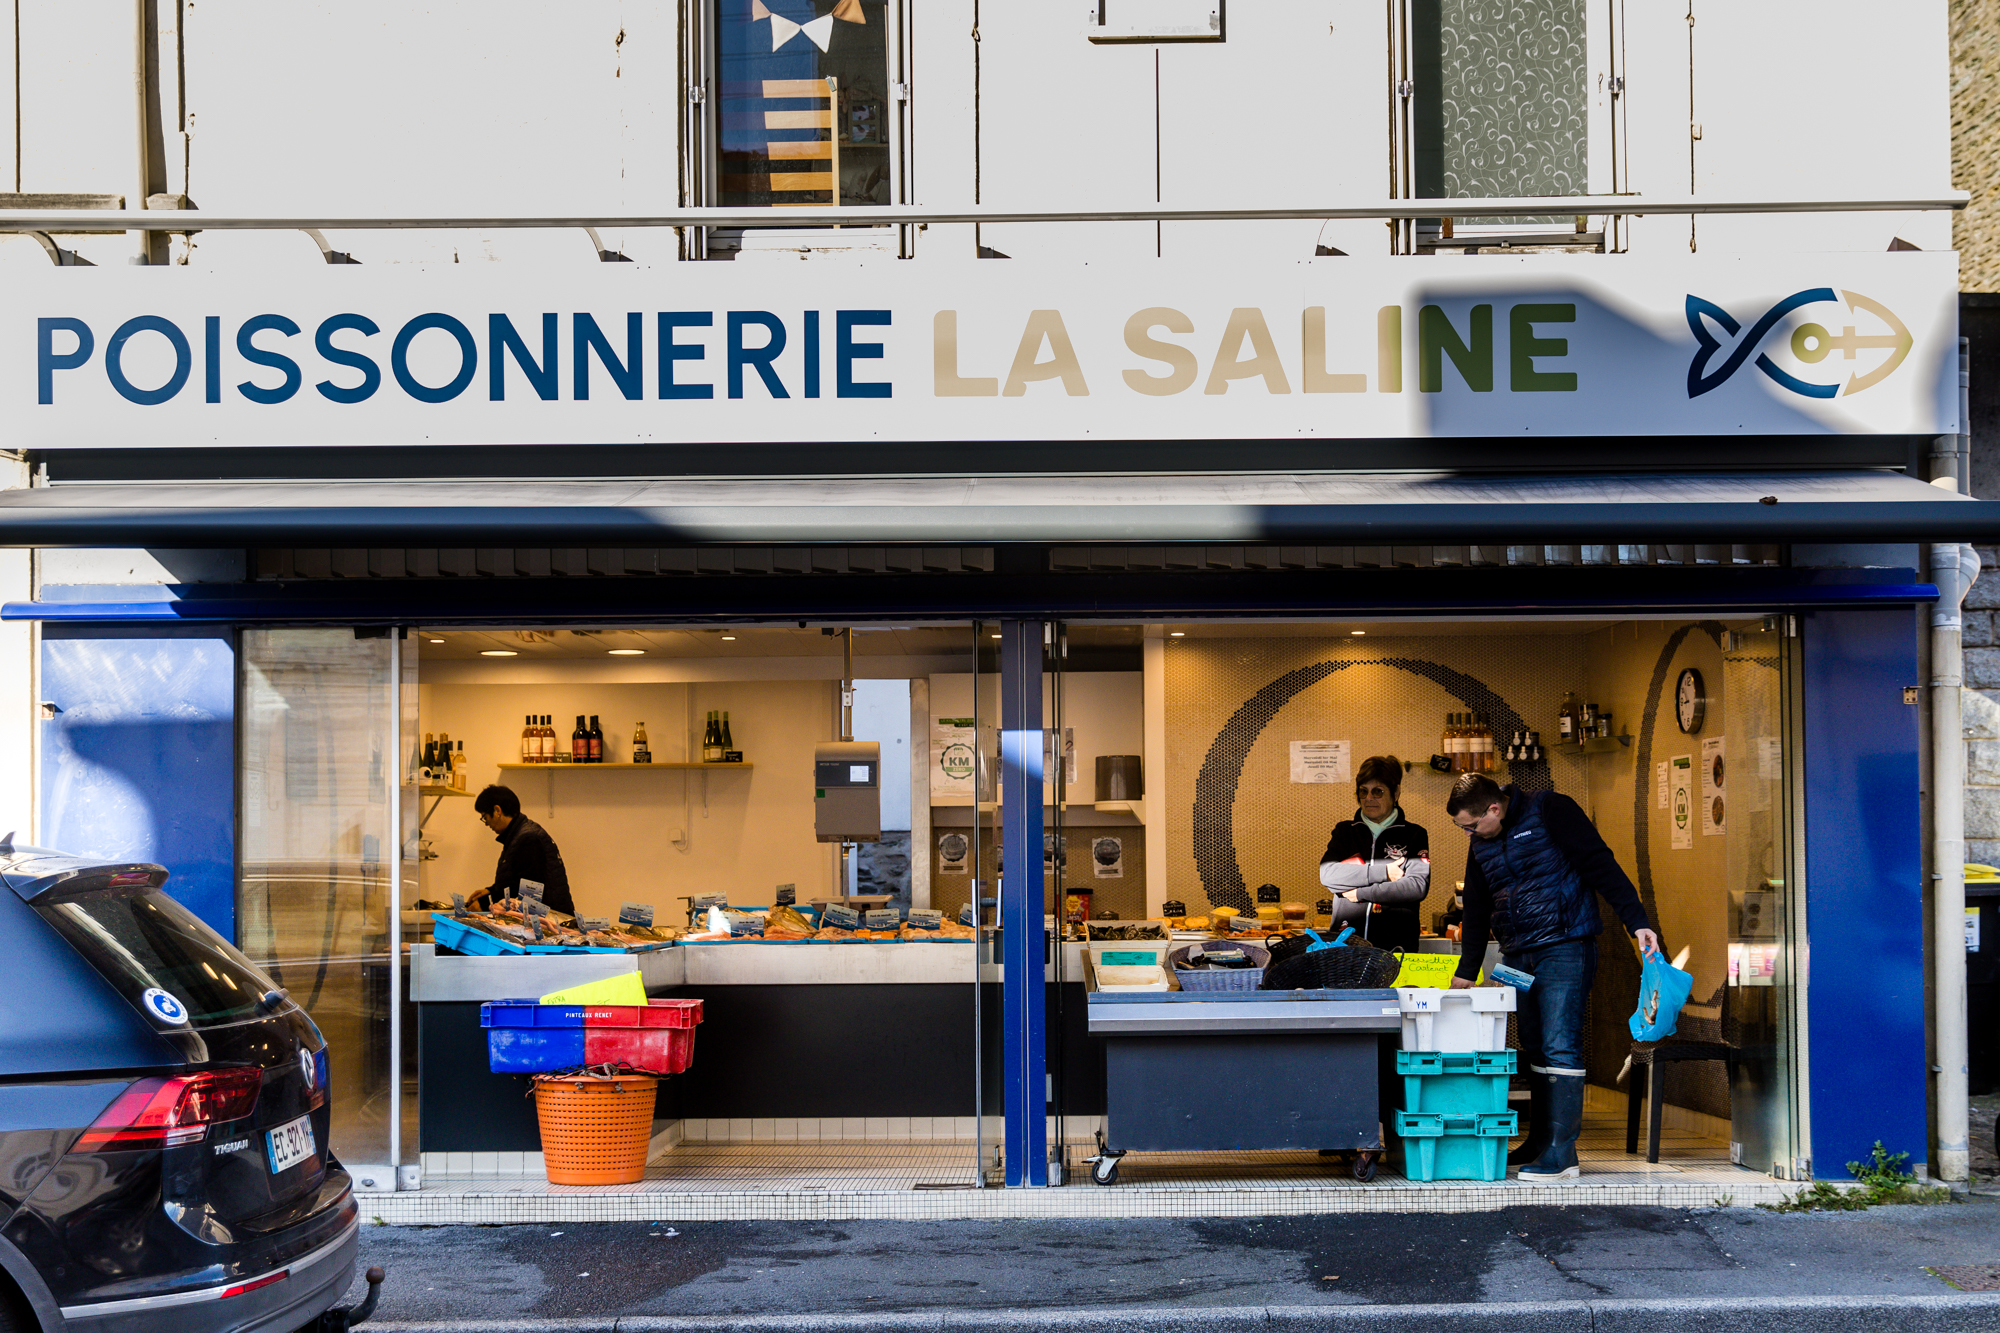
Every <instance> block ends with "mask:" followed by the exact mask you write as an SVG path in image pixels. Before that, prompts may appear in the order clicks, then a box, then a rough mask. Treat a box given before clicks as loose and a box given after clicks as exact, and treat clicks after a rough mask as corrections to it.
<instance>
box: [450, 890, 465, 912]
mask: <svg viewBox="0 0 2000 1333" xmlns="http://www.w3.org/2000/svg"><path fill="white" fill-rule="evenodd" d="M451 914H452V915H453V916H464V915H465V895H464V894H462V893H454V894H452V895H451Z"/></svg>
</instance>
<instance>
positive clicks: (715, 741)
mask: <svg viewBox="0 0 2000 1333" xmlns="http://www.w3.org/2000/svg"><path fill="white" fill-rule="evenodd" d="M721 757H722V728H721V726H720V725H718V724H717V722H716V720H715V712H714V710H713V709H711V710H710V711H709V714H708V725H707V726H705V727H704V728H702V733H701V762H703V763H704V764H712V763H714V762H715V761H716V760H718V759H720V758H721Z"/></svg>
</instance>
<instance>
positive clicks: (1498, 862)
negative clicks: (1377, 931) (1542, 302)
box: [1444, 773, 1660, 1181]
mask: <svg viewBox="0 0 2000 1333" xmlns="http://www.w3.org/2000/svg"><path fill="white" fill-rule="evenodd" d="M1444 808H1445V811H1446V813H1448V814H1449V815H1450V816H1451V818H1452V822H1453V823H1455V824H1457V825H1458V826H1459V827H1460V828H1462V829H1464V830H1465V831H1466V833H1468V834H1470V835H1471V838H1472V845H1471V847H1470V849H1469V853H1468V855H1467V856H1466V858H1465V928H1464V953H1463V955H1462V957H1461V958H1460V959H1459V964H1458V975H1456V976H1454V977H1453V978H1452V980H1451V984H1452V987H1453V988H1454V989H1463V988H1465V987H1469V986H1471V985H1472V982H1473V978H1474V977H1476V976H1477V975H1478V974H1479V967H1480V963H1481V961H1482V960H1483V959H1484V958H1485V957H1486V939H1487V935H1488V933H1489V932H1490V933H1491V934H1492V935H1494V936H1495V937H1497V938H1498V939H1499V941H1500V951H1501V955H1502V957H1503V958H1504V960H1505V962H1506V964H1507V966H1508V967H1511V968H1516V969H1518V970H1519V971H1522V972H1526V973H1528V974H1529V975H1531V976H1533V977H1534V979H1535V984H1534V985H1533V987H1531V988H1530V989H1528V990H1524V991H1521V992H1520V993H1519V995H1520V998H1519V1001H1518V1004H1519V1008H1518V1010H1517V1012H1516V1018H1517V1019H1518V1020H1519V1027H1520V1035H1521V1059H1522V1061H1523V1062H1524V1063H1525V1064H1526V1065H1527V1066H1528V1082H1529V1087H1530V1089H1531V1090H1532V1091H1533V1093H1534V1094H1535V1097H1534V1101H1533V1103H1532V1109H1531V1110H1530V1111H1529V1116H1528V1141H1527V1143H1525V1144H1523V1145H1522V1146H1521V1148H1520V1149H1518V1150H1517V1152H1516V1153H1515V1154H1512V1155H1510V1160H1517V1161H1520V1162H1524V1163H1525V1165H1522V1166H1521V1170H1520V1178H1521V1179H1522V1180H1529V1181H1551V1180H1574V1179H1575V1178H1576V1177H1578V1176H1580V1175H1581V1174H1582V1173H1583V1170H1582V1168H1581V1167H1580V1166H1579V1165H1578V1164H1577V1160H1576V1136H1577V1133H1578V1131H1579V1130H1581V1129H1582V1128H1583V1074H1584V1070H1583V1010H1584V1002H1585V1001H1586V1000H1587V999H1589V997H1590V983H1591V981H1592V979H1593V978H1595V976H1596V975H1597V936H1598V935H1599V934H1600V933H1601V932H1602V931H1603V929H1604V922H1603V920H1602V918H1601V917H1600V916H1599V915H1598V911H1597V898H1598V897H1600V896H1601V897H1603V899H1604V901H1605V902H1607V903H1609V904H1611V908H1612V910H1613V911H1615V912H1616V913H1617V914H1618V919H1619V920H1620V921H1623V922H1624V923H1625V927H1626V929H1628V930H1630V931H1631V932H1632V936H1633V938H1634V939H1636V940H1637V941H1638V942H1639V948H1640V949H1641V951H1643V952H1647V953H1650V952H1654V951H1657V950H1658V949H1659V947H1660V940H1659V936H1657V935H1655V934H1654V933H1653V931H1652V929H1651V923H1649V922H1648V921H1647V920H1646V909H1645V907H1644V906H1643V905H1642V904H1641V903H1640V902H1639V891H1638V890H1637V889H1635V888H1634V887H1633V886H1632V881H1631V880H1630V879H1629V878H1628V877H1627V876H1626V874H1625V872H1624V871H1623V870H1621V869H1619V866H1618V860H1617V858H1616V857H1614V856H1613V855H1612V854H1611V849H1610V848H1609V847H1607V846H1605V845H1604V839H1603V838H1601V837H1599V836H1598V835H1597V829H1596V828H1595V827H1593V826H1592V824H1591V822H1590V817H1589V816H1588V815H1586V814H1584V813H1583V807H1581V806H1579V805H1578V804H1577V803H1576V802H1575V801H1572V800H1571V799H1570V798H1569V797H1567V796H1564V795H1562V794H1561V793H1559V792H1551V791H1522V790H1521V789H1520V788H1519V787H1516V786H1514V785H1513V784H1511V783H1510V784H1508V785H1507V786H1506V787H1501V786H1500V785H1499V784H1498V783H1496V782H1494V781H1493V779H1492V778H1489V777H1487V776H1486V775H1485V774H1483V773H1467V774H1465V775H1463V776H1462V777H1460V778H1459V779H1458V781H1457V782H1455V783H1453V784H1452V788H1451V796H1450V798H1449V799H1448V800H1447V801H1446V802H1445V807H1444Z"/></svg>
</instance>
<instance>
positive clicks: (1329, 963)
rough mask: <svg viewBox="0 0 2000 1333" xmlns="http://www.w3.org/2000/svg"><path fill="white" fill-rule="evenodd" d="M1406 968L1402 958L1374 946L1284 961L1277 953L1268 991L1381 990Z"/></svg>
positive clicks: (1315, 952) (1319, 952) (1267, 971)
mask: <svg viewBox="0 0 2000 1333" xmlns="http://www.w3.org/2000/svg"><path fill="white" fill-rule="evenodd" d="M1307 942H1308V943H1310V942H1311V941H1310V939H1308V941H1307ZM1402 968H1403V960H1402V959H1401V958H1399V957H1397V956H1396V955H1395V954H1393V953H1390V952H1389V951H1388V950H1386V949H1378V948H1376V947H1375V946H1374V945H1372V944H1348V945H1344V946H1342V947H1341V948H1338V949H1317V950H1311V951H1308V952H1305V953H1295V954H1293V955H1292V956H1291V957H1289V958H1286V959H1283V960H1282V961H1281V960H1280V959H1279V958H1278V957H1277V956H1276V954H1275V951H1274V952H1273V956H1272V959H1271V965H1270V966H1269V967H1267V968H1265V969H1264V989H1265V990H1381V989H1382V988H1384V987H1386V986H1387V985H1388V984H1389V983H1390V982H1392V981H1394V980H1395V979H1396V974H1397V973H1398V972H1400V971H1402Z"/></svg>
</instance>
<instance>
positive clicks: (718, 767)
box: [458, 761, 756, 796]
mask: <svg viewBox="0 0 2000 1333" xmlns="http://www.w3.org/2000/svg"><path fill="white" fill-rule="evenodd" d="M500 767H501V768H502V769H504V770H506V771H509V772H527V773H563V772H583V771H592V772H601V771H602V770H604V769H607V768H628V769H638V770H640V771H642V772H643V771H645V770H648V769H662V768H668V769H675V770H677V771H682V772H685V771H688V770H691V769H698V770H700V771H701V772H703V773H716V772H722V773H730V772H734V771H736V770H738V769H745V768H754V767H756V765H754V764H751V763H749V762H747V761H746V762H744V763H741V764H501V765H500ZM458 794H459V795H460V796H463V795H465V794H466V793H464V792H459V793H458Z"/></svg>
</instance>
